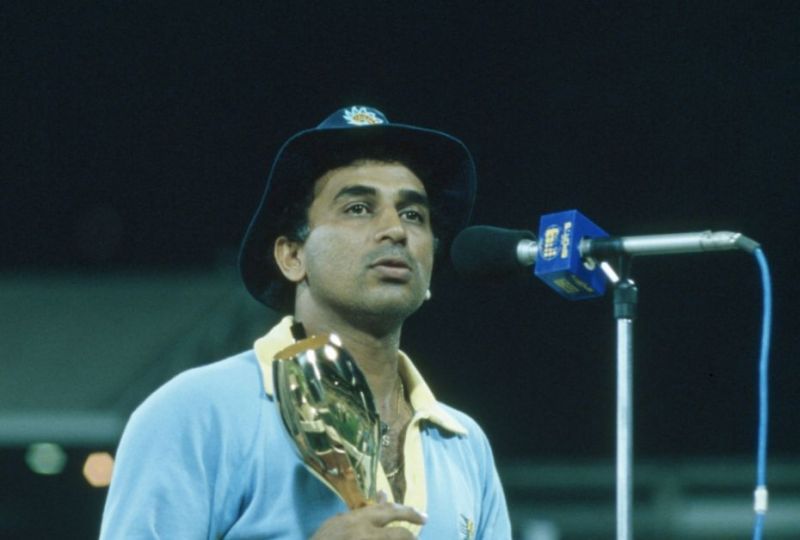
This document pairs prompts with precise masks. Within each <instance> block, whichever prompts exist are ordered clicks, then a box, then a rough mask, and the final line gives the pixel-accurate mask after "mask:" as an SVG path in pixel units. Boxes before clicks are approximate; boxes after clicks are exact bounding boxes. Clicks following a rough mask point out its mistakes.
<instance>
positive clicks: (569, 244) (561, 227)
mask: <svg viewBox="0 0 800 540" xmlns="http://www.w3.org/2000/svg"><path fill="white" fill-rule="evenodd" d="M604 236H608V234H607V233H606V232H605V231H604V230H603V229H601V228H600V227H598V226H597V225H595V224H594V223H592V222H591V221H590V220H589V219H588V218H587V217H586V216H584V215H583V214H581V213H580V212H578V211H577V210H567V211H565V212H557V213H555V214H547V215H544V216H542V218H541V220H540V222H539V238H541V239H542V245H541V246H540V249H539V252H538V253H539V255H538V257H537V261H536V266H535V272H534V273H535V274H536V276H537V277H539V279H541V280H542V281H544V282H545V283H547V285H549V286H550V287H551V288H552V289H554V290H555V291H556V292H557V293H558V294H560V295H561V296H563V297H565V298H568V299H570V300H581V299H584V298H594V297H596V296H602V295H603V293H604V292H605V288H606V281H605V277H604V276H603V274H602V272H600V270H599V269H598V268H596V266H595V265H593V264H586V262H585V261H583V260H582V258H581V254H580V251H579V249H580V241H581V239H582V238H585V237H591V238H599V237H604Z"/></svg>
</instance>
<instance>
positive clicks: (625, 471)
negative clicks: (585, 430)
mask: <svg viewBox="0 0 800 540" xmlns="http://www.w3.org/2000/svg"><path fill="white" fill-rule="evenodd" d="M623 266H627V265H623ZM637 300H638V289H637V288H636V284H635V283H634V282H633V281H631V280H630V279H628V278H626V277H624V276H623V278H622V279H621V280H620V281H618V282H617V283H616V284H615V287H614V318H615V319H616V320H617V540H632V538H633V518H632V510H633V504H632V502H633V321H634V319H635V317H636V303H637Z"/></svg>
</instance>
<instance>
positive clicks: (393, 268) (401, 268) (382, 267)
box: [370, 257, 411, 281]
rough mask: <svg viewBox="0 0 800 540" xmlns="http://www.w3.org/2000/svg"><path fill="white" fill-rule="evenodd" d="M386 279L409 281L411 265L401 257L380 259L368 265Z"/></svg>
mask: <svg viewBox="0 0 800 540" xmlns="http://www.w3.org/2000/svg"><path fill="white" fill-rule="evenodd" d="M370 268H372V269H374V270H376V271H377V272H378V273H380V274H381V275H383V276H385V277H386V278H388V279H392V280H398V281H408V280H409V279H411V265H410V264H408V262H407V261H406V260H405V259H404V258H402V257H381V258H380V259H378V260H377V261H375V262H374V263H372V264H371V265H370Z"/></svg>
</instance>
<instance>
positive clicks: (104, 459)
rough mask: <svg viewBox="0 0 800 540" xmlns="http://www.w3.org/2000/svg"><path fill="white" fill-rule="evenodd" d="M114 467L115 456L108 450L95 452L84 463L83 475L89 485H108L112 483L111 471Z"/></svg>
mask: <svg viewBox="0 0 800 540" xmlns="http://www.w3.org/2000/svg"><path fill="white" fill-rule="evenodd" d="M113 469H114V458H113V457H111V454H109V453H108V452H93V453H91V454H89V457H87V458H86V463H84V464H83V476H84V478H86V481H87V482H89V485H91V486H94V487H106V486H108V485H109V484H110V483H111V471H112V470H113Z"/></svg>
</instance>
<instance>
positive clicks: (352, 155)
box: [265, 144, 449, 313]
mask: <svg viewBox="0 0 800 540" xmlns="http://www.w3.org/2000/svg"><path fill="white" fill-rule="evenodd" d="M283 159H284V160H286V161H287V162H291V168H292V169H293V170H295V171H297V172H298V178H297V181H296V182H295V183H293V184H291V186H290V187H287V188H285V189H286V190H287V191H288V192H287V193H286V194H285V199H284V200H289V201H292V202H291V204H289V205H287V206H286V207H284V208H283V210H282V212H281V214H280V215H279V216H276V219H277V220H278V227H277V230H278V233H277V235H276V236H277V237H280V236H286V237H287V238H289V239H290V240H292V241H295V242H299V243H303V242H305V241H306V239H307V238H308V234H309V233H310V232H311V231H310V229H309V224H308V210H309V208H310V207H311V203H312V202H313V201H314V183H315V182H316V181H317V180H318V179H319V178H321V177H322V176H323V175H324V174H325V173H327V172H329V171H332V170H334V169H338V168H340V167H346V166H348V165H352V164H353V163H355V162H357V161H377V162H383V163H400V164H402V165H404V166H406V167H408V168H409V169H410V170H411V171H412V172H413V173H414V174H415V175H416V176H417V178H419V179H420V180H421V181H422V184H423V185H427V184H428V180H429V179H430V178H432V177H433V175H434V174H436V172H435V171H434V170H431V169H430V167H427V166H423V164H422V163H421V162H420V161H419V160H417V159H415V158H414V155H413V152H412V150H411V149H405V148H402V147H401V148H398V147H397V146H396V145H395V146H392V147H391V148H390V147H387V146H383V145H375V144H365V145H356V146H352V145H350V146H328V147H325V148H324V149H322V150H318V151H317V152H316V153H315V154H314V155H313V156H308V155H303V156H297V155H289V154H286V155H284V157H283ZM437 202H438V201H437V200H435V199H433V200H431V201H430V203H431V228H432V229H433V233H434V254H435V255H437V256H438V253H439V250H438V249H436V247H437V246H438V244H439V241H438V233H439V232H440V230H448V229H449V227H448V224H447V221H446V220H447V216H446V215H443V214H444V212H438V211H437ZM266 248H267V249H266V250H265V254H266V255H267V256H268V257H269V258H270V264H272V265H275V266H277V263H276V262H275V260H274V257H273V254H272V246H266ZM294 290H295V285H294V284H293V283H291V282H290V281H288V280H286V279H276V280H273V281H272V282H271V284H270V286H269V289H268V290H267V291H266V294H267V296H269V297H270V298H271V299H272V302H273V303H272V305H275V306H280V307H281V308H282V309H283V311H285V312H287V313H291V312H292V311H293V307H294Z"/></svg>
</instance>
